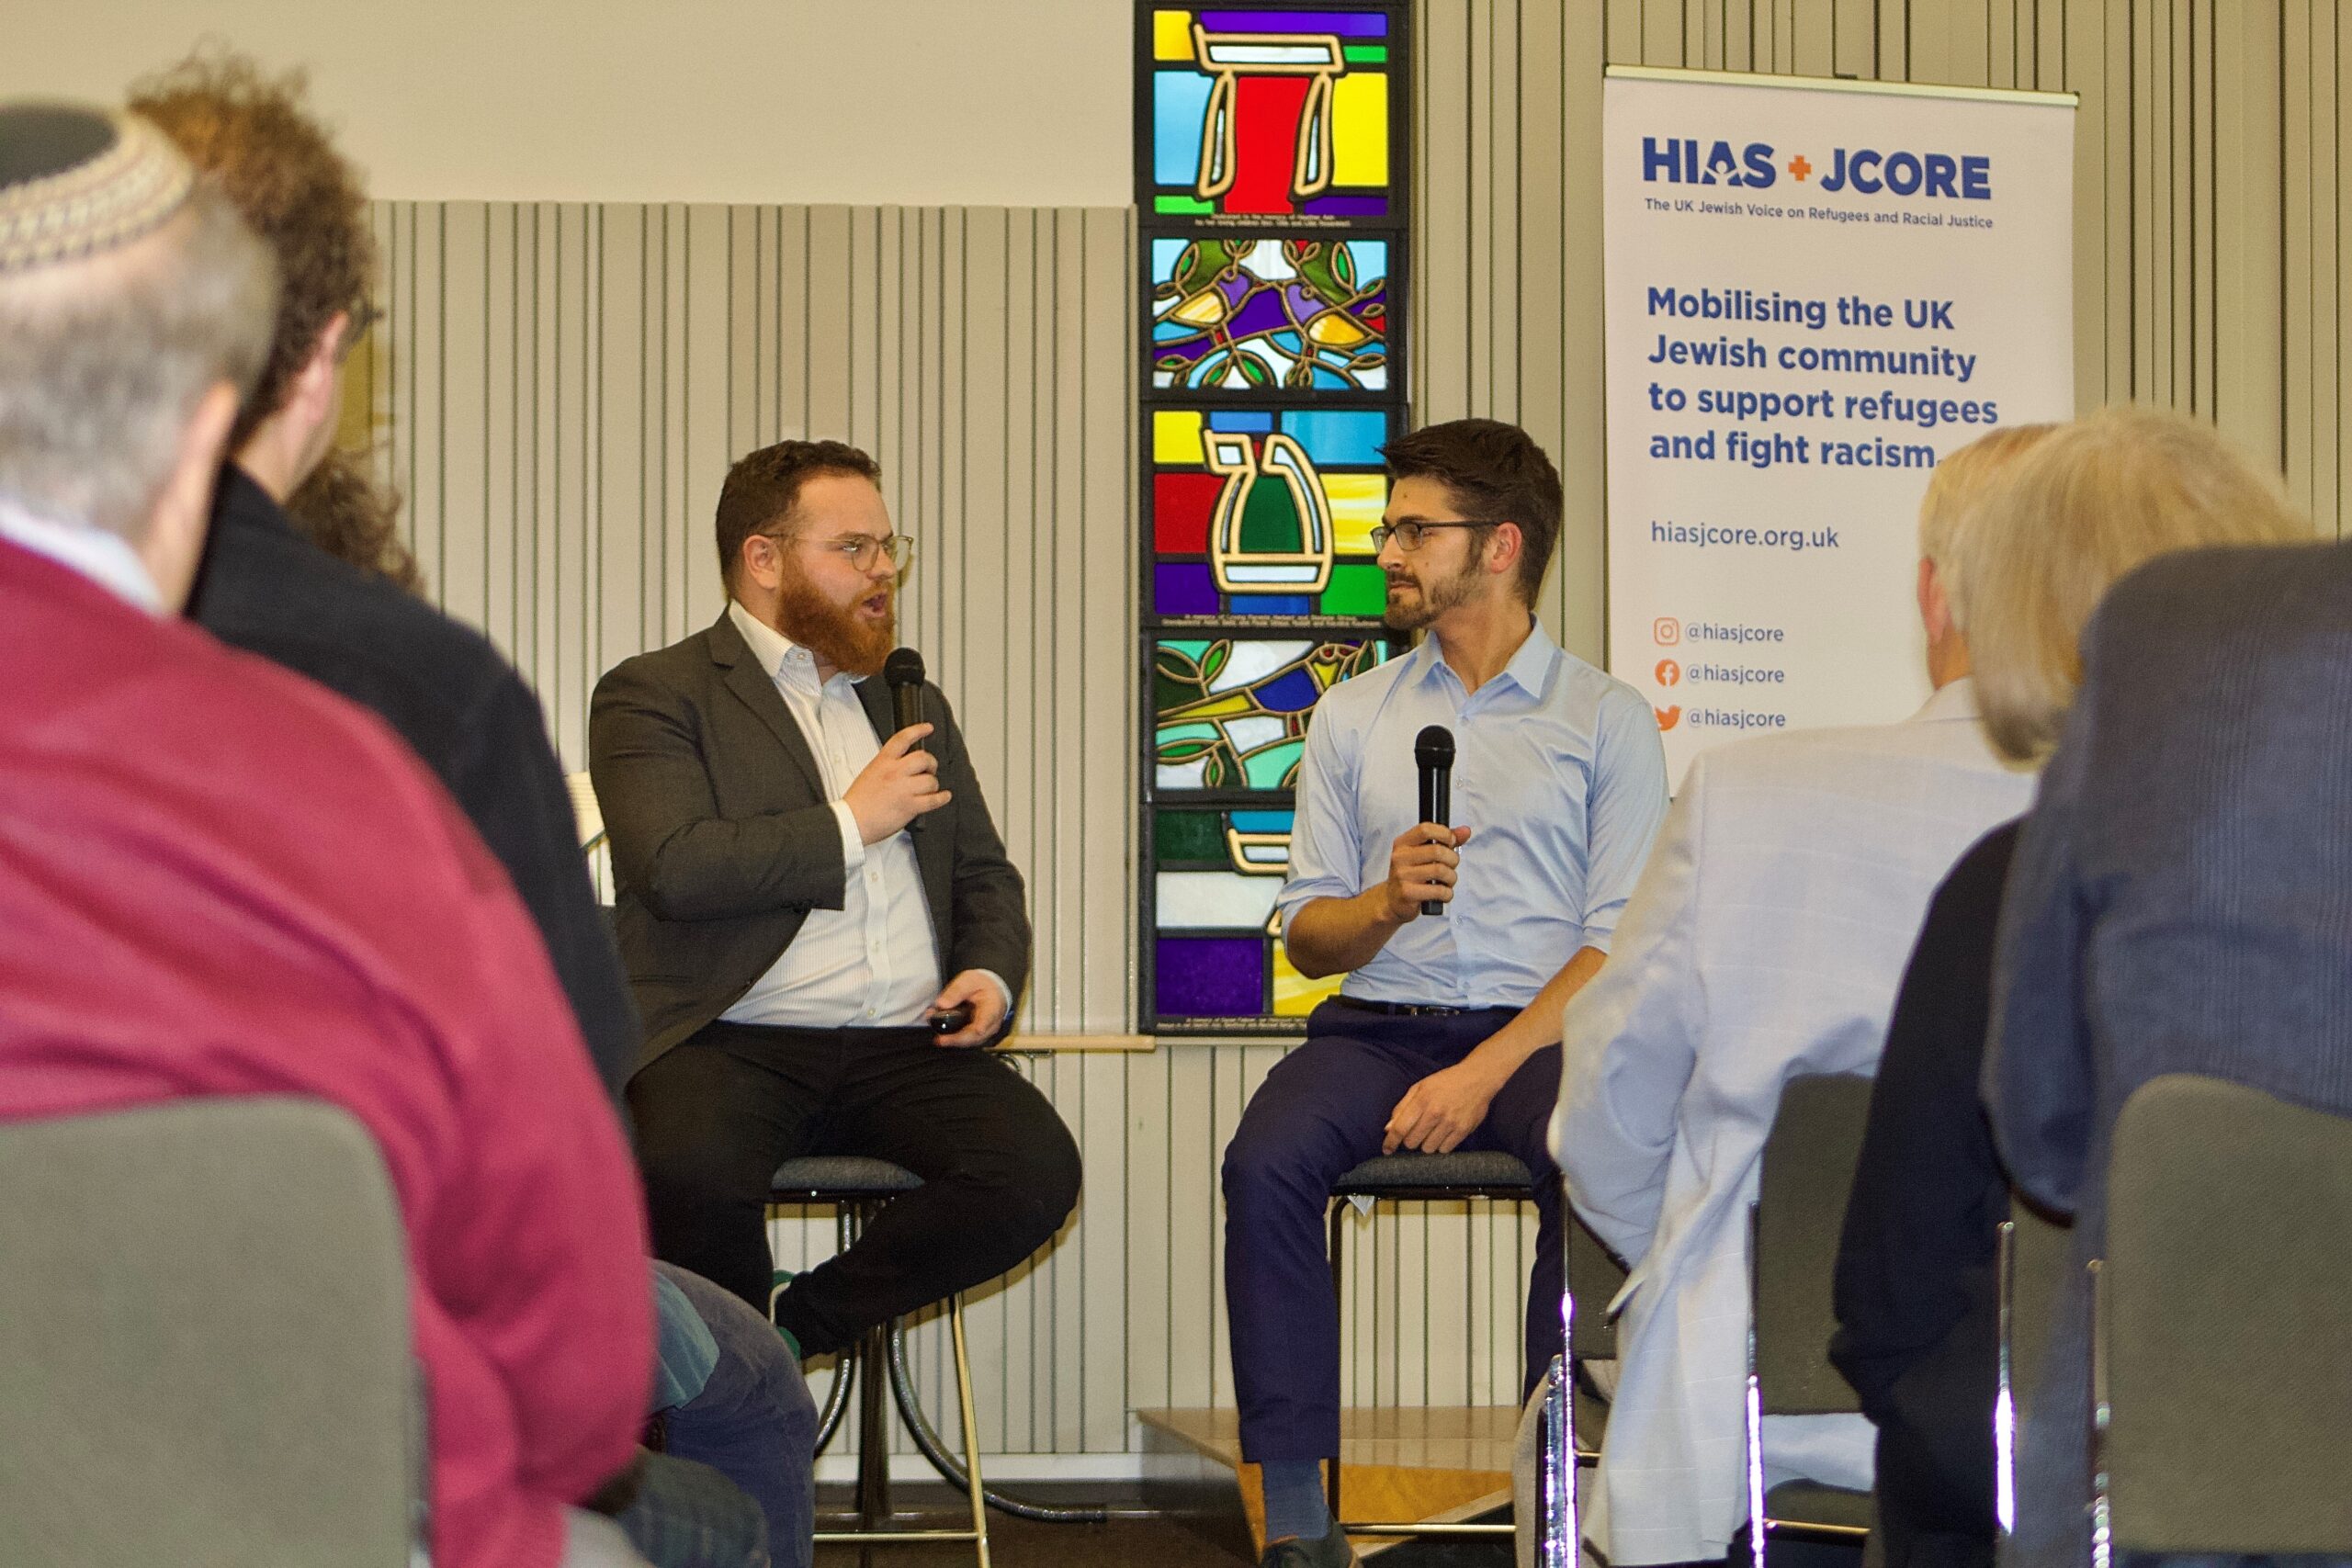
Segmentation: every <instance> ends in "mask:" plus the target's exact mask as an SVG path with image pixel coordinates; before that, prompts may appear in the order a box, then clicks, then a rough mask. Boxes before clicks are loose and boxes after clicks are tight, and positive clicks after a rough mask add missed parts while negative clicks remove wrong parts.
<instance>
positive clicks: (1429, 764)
mask: <svg viewBox="0 0 2352 1568" xmlns="http://www.w3.org/2000/svg"><path fill="white" fill-rule="evenodd" d="M1413 761H1416V762H1419V764H1420V765H1421V820H1422V821H1424V822H1436V823H1440V824H1442V825H1444V826H1447V827H1451V826H1453V824H1452V823H1450V822H1447V821H1446V818H1449V817H1451V816H1453V731H1452V730H1451V729H1448V728H1446V727H1445V726H1443V725H1442V724H1432V725H1430V727H1429V728H1426V729H1424V730H1422V731H1421V732H1420V734H1419V736H1417V737H1415V738H1414V740H1413ZM1421 913H1422V914H1424V915H1442V914H1444V913H1445V906H1444V905H1443V904H1442V903H1440V902H1438V900H1436V899H1434V898H1428V899H1424V900H1422V903H1421Z"/></svg>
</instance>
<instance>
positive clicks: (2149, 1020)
mask: <svg viewBox="0 0 2352 1568" xmlns="http://www.w3.org/2000/svg"><path fill="white" fill-rule="evenodd" d="M2259 504H2261V505H2263V506H2265V507H2267V508H2277V507H2278V506H2279V505H2280V504H2281V503H2280V502H2278V499H2277V498H2276V496H2266V497H2264V498H2263V500H2262V501H2261V502H2260V503H2259ZM2347 756H2352V547H2346V546H2343V545H2328V546H2322V547H2290V548H2279V547H2270V548H2256V549H2238V550H2229V551H2198V552H2195V553H2191V554H2186V555H2179V556H2173V557H2168V558H2165V559H2163V560H2158V561H2153V562H2151V563H2149V564H2148V565H2147V566H2144V567H2143V568H2141V569H2140V570H2139V571H2137V572H2135V573H2133V574H2132V575H2131V577H2128V578H2126V579H2125V580H2124V581H2121V582H2120V583H2118V584H2116V586H2115V590H2114V592H2111V593H2110V594H2109V596H2108V600H2107V603H2106V604H2104V605H2102V606H2101V607H2100V609H2099V612H2098V617H2097V618H2096V619H2095V620H2094V621H2093V622H2092V624H2091V629H2090V633H2089V635H2088V637H2086V640H2085V645H2084V660H2083V688H2082V694H2081V696H2080V697H2079V698H2078V699H2077V700H2076V702H2075V706H2074V711H2073V712H2072V713H2071V714H2069V715H2068V716H2067V720H2066V727H2065V730H2064V735H2063V736H2062V737H2061V739H2060V740H2059V742H2058V749H2057V750H2056V752H2055V753H2054V754H2053V755H2052V758H2051V761H2050V767H2049V770H2048V773H2046V775H2045V776H2044V778H2043V780H2042V785H2041V798H2040V799H2039V800H2038V801H2037V802H2036V804H2035V807H2034V811H2033V816H2032V817H2031V818H2030V819H2029V820H2028V821H2027V823H2026V826H2025V830H2024V832H2023V833H2022V834H2021V835H2020V836H2019V838H2018V847H2017V852H2016V856H2015V858H2014V860H2013V861H2012V863H2011V864H2010V867H2009V876H2008V887H2007V894H2006V896H2005V897H2004V898H2003V901H2002V906H2001V924H2000V935H1999V938H1998V942H1997V948H1996V969H1995V979H1994V986H1993V1021H1992V1033H1991V1036H1990V1038H1989V1040H1988V1042H1987V1044H1986V1046H1985V1078H1984V1083H1983V1089H1984V1095H1985V1108H1986V1110H1987V1111H1989V1112H1990V1113H1991V1116H1992V1122H1993V1135H1994V1141H1995V1143H1996V1146H1997V1147H1998V1148H1999V1150H2000V1153H2001V1157H2002V1159H2003V1161H2004V1162H2005V1164H2006V1166H2007V1169H2008V1171H2009V1174H2010V1176H2011V1177H2012V1179H2015V1181H2016V1182H2017V1184H2018V1190H2021V1191H2022V1192H2024V1193H2025V1194H2026V1196H2027V1197H2029V1198H2030V1199H2032V1200H2033V1201H2035V1202H2037V1203H2040V1204H2041V1205H2043V1206H2045V1207H2047V1208H2050V1209H2052V1210H2055V1211H2057V1212H2059V1213H2072V1214H2073V1215H2074V1216H2075V1236H2074V1263H2075V1267H2074V1268H2073V1269H2069V1270H2068V1271H2067V1275H2066V1287H2065V1291H2064V1294H2063V1295H2062V1296H2061V1298H2060V1301H2059V1303H2058V1314H2057V1317H2056V1320H2055V1322H2054V1323H2053V1324H2052V1329H2051V1344H2050V1348H2049V1354H2048V1357H2047V1359H2045V1360H2044V1362H2043V1364H2042V1373H2041V1390H2040V1393H2039V1394H2038V1396H2037V1399H2036V1403H2035V1405H2034V1408H2033V1411H2032V1414H2031V1417H2030V1420H2029V1421H2028V1422H2027V1423H2026V1426H2025V1429H2024V1431H2023V1432H2022V1433H2021V1434H2020V1446H2019V1450H2018V1497H2017V1509H2018V1515H2017V1524H2016V1532H2015V1534H2014V1535H2013V1536H2012V1537H2011V1538H2010V1540H2008V1542H2007V1544H2006V1545H2005V1546H2004V1548H2003V1550H2002V1558H2003V1561H2004V1562H2012V1561H2013V1562H2020V1563H2025V1564H2030V1565H2033V1568H2044V1565H2047V1568H2057V1565H2058V1564H2062V1563H2064V1564H2078V1563H2081V1562H2087V1561H2089V1560H2090V1553H2091V1541H2090V1531H2089V1523H2088V1521H2089V1513H2090V1510H2089V1507H2088V1506H2087V1505H2088V1502H2089V1492H2088V1477H2089V1473H2090V1466H2089V1463H2088V1452H2087V1450H2088V1445H2089V1438H2090V1427H2091V1404H2090V1386H2089V1383H2090V1380H2089V1367H2088V1361H2089V1332H2090V1324H2089V1294H2088V1291H2087V1289H2086V1282H2085V1275H2084V1272H2083V1268H2082V1265H2083V1264H2084V1262H2085V1261H2086V1260H2087V1259H2090V1258H2098V1257H2099V1256H2100V1255H2101V1253H2102V1252H2103V1251H2104V1249H2105V1245H2106V1173H2107V1156H2108V1149H2109V1139H2110V1136H2111V1134H2112V1133H2113V1130H2114V1124H2115V1118H2116V1114H2117V1112H2118V1111H2120V1110H2121V1109H2122V1106H2123V1102H2124V1100H2126V1099H2127V1098H2129V1096H2130V1095H2131V1091H2132V1090H2133V1089H2137V1088H2138V1087H2139V1086H2140V1085H2142V1084H2143V1083H2145V1082H2147V1081H2148V1080H2149V1079H2151V1078H2154V1077H2160V1076H2162V1075H2163V1074H2165V1073H2199V1074H2204V1075H2207V1076H2210V1077H2219V1078H2225V1079H2228V1080H2230V1081H2232V1082H2235V1083H2240V1084H2245V1085H2248V1086H2250V1087H2252V1088H2255V1089H2262V1090H2264V1091H2266V1092H2267V1093H2270V1094H2273V1095H2276V1096H2278V1097H2279V1098H2281V1099H2283V1100H2290V1101H2292V1102H2294V1103H2297V1104H2301V1105H2306V1106H2311V1107H2313V1108H2315V1109H2318V1110H2322V1111H2333V1112H2335V1113H2336V1114H2339V1115H2342V1114H2346V1113H2352V1087H2347V1086H2352V1031H2347V1029H2346V1018H2345V1003H2344V998H2346V996H2348V995H2352V901H2347V898H2346V889H2347V888H2352V833H2347V832H2346V830H2345V799H2346V757H2347ZM2278 1201H2280V1202H2282V1203H2290V1204H2291V1203H2293V1202H2295V1201H2297V1194H2295V1193H2293V1192H2281V1193H2279V1194H2278ZM2249 1284H2250V1287H2251V1288H2254V1289H2259V1288H2260V1282H2259V1281H2258V1280H2257V1281H2249Z"/></svg>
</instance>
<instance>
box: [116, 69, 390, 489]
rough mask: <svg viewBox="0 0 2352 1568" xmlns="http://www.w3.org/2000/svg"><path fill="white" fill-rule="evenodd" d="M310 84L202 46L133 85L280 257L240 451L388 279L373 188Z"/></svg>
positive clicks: (148, 110) (238, 439)
mask: <svg viewBox="0 0 2352 1568" xmlns="http://www.w3.org/2000/svg"><path fill="white" fill-rule="evenodd" d="M307 90H308V87H307V83H306V81H305V78H304V77H303V75H302V73H300V72H299V71H295V72H288V73H286V74H284V75H282V76H269V75H266V74H265V73H263V71H262V68H261V67H260V65H259V64H257V63H256V62H254V61H253V60H251V59H249V58H247V57H246V56H243V55H240V54H234V53H231V52H228V51H223V50H203V51H198V52H197V53H195V54H192V55H190V56H189V57H188V58H187V59H186V60H184V61H182V62H180V63H179V64H177V65H175V66H173V67H172V68H171V69H169V70H167V71H164V72H162V73H158V74H157V75H154V76H151V77H149V78H148V79H146V80H145V81H143V82H141V83H139V84H137V85H135V86H134V87H133V88H132V90H131V95H130V107H131V108H132V109H133V110H134V111H136V112H137V113H139V114H141V115H144V116H146V117H147V118H149V119H151V120H153V121H154V122H155V124H156V125H158V126H160V127H162V128H163V130H164V134H165V135H166V136H168V137H170V138H171V139H172V141H174V142H175V143H176V144H177V145H178V147H179V149H180V151H181V152H184V153H186V154H187V160H188V162H189V163H191V164H195V165H196V167H197V169H198V172H200V173H202V174H204V175H209V176H210V178H211V180H212V181H213V183H214V184H215V185H217V186H219V187H220V190H221V192H222V193H223V194H224V195H226V196H227V197H228V198H229V200H230V201H231V203H232V204H233V205H234V206H235V208H236V209H237V210H238V212H239V213H240V214H242V215H243V218H244V220H245V222H246V223H247V224H248V225H249V226H251V228H252V229H253V231H254V232H255V233H257V234H259V235H260V236H261V238H262V242H263V243H265V244H266V245H267V246H268V247H269V249H270V251H271V253H272V254H275V255H276V256H277V270H278V274H279V276H280V278H281V280H282V288H281V291H280V293H279V296H278V302H277V331H276V333H274V334H273V335H272V336H271V338H270V344H269V363H268V365H267V366H266V367H265V368H264V369H263V371H262V376H261V380H260V382H259V384H257V385H256V386H255V387H254V390H253V393H252V395H251V396H250V397H248V398H247V399H246V400H245V406H244V407H243V409H242V410H241V411H239V412H238V415H237V423H236V425H235V426H234V427H233V428H232V430H231V431H230V433H229V449H230V450H231V451H235V450H236V449H237V448H239V447H241V446H243V445H244V444H245V441H246V438H247V437H249V436H251V435H252V434H253V433H254V430H255V429H257V428H258V427H259V426H260V424H261V423H262V422H263V421H264V420H266V419H267V418H268V417H269V416H270V415H271V414H273V413H275V412H277V409H278V406H279V405H280V404H281V403H283V402H284V401H285V400H286V390H287V387H288V383H290V382H291V381H292V380H293V378H294V373H295V372H296V371H297V370H299V369H300V368H301V367H302V364H303V362H304V361H305V360H307V359H308V358H309V357H310V356H311V350H312V349H313V348H314V347H316V346H317V344H318V341H319V333H321V332H322V331H323V330H325V327H326V324H327V323H328V322H329V321H333V320H334V316H335V312H337V311H338V310H347V311H349V312H351V315H352V319H353V320H354V321H359V320H360V319H361V318H362V317H363V316H364V314H365V313H366V308H367V301H368V287H369V285H370V284H371V283H372V282H373V281H374V279H375V276H376V236H375V232H374V231H373V230H371V229H370V228H369V227H368V197H367V193H366V192H365V190H364V189H363V188H362V187H361V186H360V182H359V176H358V174H357V172H356V170H354V169H353V168H352V166H351V164H349V163H348V162H346V161H345V158H344V156H343V154H342V153H340V152H336V151H335V149H334V143H333V142H332V141H329V140H328V139H327V134H326V131H325V130H324V129H323V128H322V127H321V126H320V124H319V123H318V121H317V120H315V119H314V118H311V114H310V112H309V110H308V108H307V107H306V106H305V104H304V102H303V99H304V96H305V94H306V92H307Z"/></svg>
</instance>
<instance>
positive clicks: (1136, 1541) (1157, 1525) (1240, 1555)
mask: <svg viewBox="0 0 2352 1568" xmlns="http://www.w3.org/2000/svg"><path fill="white" fill-rule="evenodd" d="M821 1490H822V1495H821V1496H820V1499H819V1501H820V1506H828V1507H832V1506H846V1505H847V1502H848V1495H847V1489H846V1488H835V1487H830V1486H829V1487H825V1488H823V1489H821ZM1017 1490H1019V1491H1020V1492H1021V1493H1022V1494H1023V1495H1030V1496H1035V1497H1037V1498H1038V1499H1039V1500H1041V1501H1047V1502H1055V1503H1080V1502H1086V1503H1101V1502H1104V1501H1109V1502H1111V1503H1113V1504H1114V1506H1117V1505H1119V1504H1121V1503H1128V1504H1132V1503H1136V1502H1149V1501H1151V1500H1152V1499H1149V1498H1147V1497H1143V1496H1141V1495H1125V1496H1121V1495H1113V1496H1110V1497H1107V1498H1106V1497H1105V1495H1103V1490H1102V1489H1101V1488H1099V1487H1079V1486H1072V1485H1067V1484H1064V1485H1045V1484H1035V1485H1023V1486H1021V1487H1019V1488H1017ZM891 1495H892V1498H893V1500H894V1501H895V1502H896V1503H897V1504H898V1505H899V1506H900V1507H902V1508H906V1509H909V1510H912V1511H921V1512H924V1513H935V1514H937V1515H939V1516H940V1517H942V1518H943V1519H946V1518H948V1517H950V1516H953V1515H955V1514H956V1512H957V1509H958V1506H960V1504H961V1502H962V1496H961V1495H960V1494H956V1493H951V1492H949V1491H948V1489H947V1488H946V1487H944V1486H938V1485H932V1484H929V1483H925V1484H922V1485H899V1486H894V1487H893V1488H891ZM967 1517H968V1516H967ZM989 1557H990V1560H991V1561H992V1562H993V1563H994V1564H995V1565H996V1568H1130V1565H1133V1568H1243V1565H1246V1564H1249V1563H1250V1562H1254V1561H1255V1559H1254V1557H1253V1556H1252V1555H1251V1553H1250V1542H1249V1541H1248V1540H1245V1539H1242V1538H1240V1537H1239V1535H1238V1531H1227V1532H1219V1531H1217V1530H1216V1529H1214V1528H1209V1527H1207V1526H1206V1525H1205V1524H1204V1521H1202V1520H1199V1519H1176V1518H1161V1519H1114V1520H1113V1521H1112V1522H1111V1523H1109V1524H1103V1525H1037V1524H1030V1523H1027V1522H1026V1521H1024V1520H1021V1519H1012V1518H1006V1517H1003V1516H1001V1515H998V1514H991V1515H989ZM974 1561H975V1557H974V1553H973V1551H972V1549H971V1548H970V1547H968V1546H885V1547H881V1548H877V1549H875V1550H874V1551H873V1552H872V1559H871V1564H870V1568H971V1565H972V1563H973V1562H974ZM1510 1562H1511V1553H1510V1542H1509V1541H1507V1540H1492V1541H1437V1540H1419V1541H1410V1542H1408V1543H1406V1544H1405V1545H1402V1546H1399V1547H1397V1548H1394V1549H1393V1550H1391V1551H1389V1552H1387V1553H1385V1554H1384V1555H1383V1556H1382V1557H1381V1558H1380V1563H1381V1568H1510ZM817 1568H858V1549H857V1548H855V1547H854V1546H820V1547H819V1548H818V1549H817Z"/></svg>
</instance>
